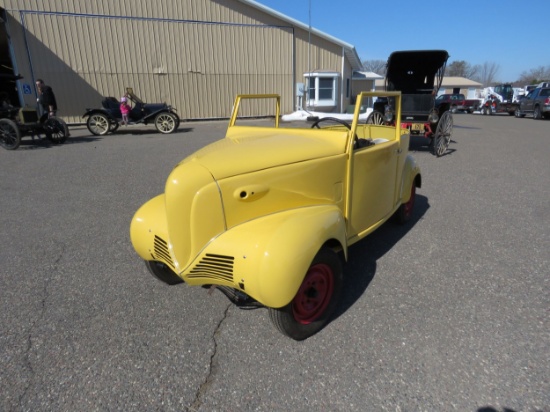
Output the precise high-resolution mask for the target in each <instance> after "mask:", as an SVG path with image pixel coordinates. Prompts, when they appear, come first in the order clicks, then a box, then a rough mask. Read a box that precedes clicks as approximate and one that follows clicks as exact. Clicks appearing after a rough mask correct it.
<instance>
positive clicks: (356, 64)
mask: <svg viewBox="0 0 550 412" xmlns="http://www.w3.org/2000/svg"><path fill="white" fill-rule="evenodd" d="M238 1H240V2H241V3H244V4H247V5H249V6H251V7H254V8H256V9H258V10H261V11H263V12H264V13H267V14H269V15H271V16H273V17H276V18H278V19H281V20H283V21H286V22H287V23H289V24H291V25H292V26H296V27H299V28H301V29H303V30H305V31H311V33H312V34H315V35H316V36H319V37H321V38H323V39H325V40H328V41H330V42H332V43H335V44H337V45H339V46H342V48H343V49H344V54H345V55H346V57H347V58H348V60H349V62H350V64H351V68H352V69H353V70H361V69H363V64H362V63H361V59H360V58H359V55H358V54H357V50H355V46H353V45H351V44H349V43H346V42H345V41H343V40H340V39H337V38H336V37H333V36H331V35H329V34H326V33H324V32H322V31H320V30H317V29H314V28H313V27H310V26H309V25H307V24H305V23H302V22H300V21H298V20H295V19H293V18H292V17H289V16H287V15H285V14H283V13H279V12H278V11H276V10H273V9H271V8H269V7H267V6H264V5H263V4H260V3H258V2H256V1H254V0H238Z"/></svg>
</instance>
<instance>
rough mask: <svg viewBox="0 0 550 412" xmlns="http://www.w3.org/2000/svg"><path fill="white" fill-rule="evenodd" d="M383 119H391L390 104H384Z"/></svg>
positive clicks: (388, 120)
mask: <svg viewBox="0 0 550 412" xmlns="http://www.w3.org/2000/svg"><path fill="white" fill-rule="evenodd" d="M384 120H385V121H386V122H387V123H391V122H392V120H393V110H392V108H391V106H385V107H384Z"/></svg>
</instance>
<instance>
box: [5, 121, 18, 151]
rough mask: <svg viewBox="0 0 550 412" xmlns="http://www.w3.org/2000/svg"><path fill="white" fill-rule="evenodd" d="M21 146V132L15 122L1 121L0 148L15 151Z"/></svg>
mask: <svg viewBox="0 0 550 412" xmlns="http://www.w3.org/2000/svg"><path fill="white" fill-rule="evenodd" d="M20 144H21V131H20V130H19V126H17V123H15V122H14V121H13V120H10V119H0V146H2V147H3V148H4V149H6V150H15V149H17V148H18V147H19V145H20Z"/></svg>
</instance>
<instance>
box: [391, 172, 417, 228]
mask: <svg viewBox="0 0 550 412" xmlns="http://www.w3.org/2000/svg"><path fill="white" fill-rule="evenodd" d="M415 200H416V185H415V184H414V182H413V183H412V187H411V197H410V199H409V201H408V202H406V203H402V204H401V206H399V209H397V213H396V214H395V217H396V219H397V222H398V223H399V224H401V225H404V224H405V223H407V222H408V221H409V220H411V217H412V215H413V211H414V203H415Z"/></svg>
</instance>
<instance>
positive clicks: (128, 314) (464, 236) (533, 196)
mask: <svg viewBox="0 0 550 412" xmlns="http://www.w3.org/2000/svg"><path fill="white" fill-rule="evenodd" d="M226 126H227V122H226V121H214V122H191V123H182V124H181V126H180V129H179V130H178V132H177V133H174V134H170V135H161V134H159V133H157V132H156V131H155V129H154V128H152V127H127V128H122V130H121V131H120V133H117V134H116V135H109V136H104V137H99V136H91V135H90V134H89V132H88V131H87V129H86V128H85V127H82V126H80V127H72V128H71V134H72V136H71V137H70V138H69V140H68V141H67V143H65V144H64V145H61V146H50V145H48V144H46V143H45V142H43V141H34V142H33V141H31V140H30V139H24V140H23V144H22V145H21V147H20V148H19V149H18V150H16V151H6V150H3V149H0V196H1V197H0V245H1V246H0V309H1V311H0V315H1V316H0V394H1V395H0V411H475V412H490V411H493V412H496V411H498V412H504V411H507V412H510V411H516V412H523V411H544V412H550V287H549V286H550V285H549V283H550V280H549V279H550V278H549V272H550V270H549V267H550V262H549V261H550V253H549V246H550V218H549V216H550V161H549V159H550V121H549V120H546V121H535V120H532V119H529V118H524V119H517V118H514V117H509V116H507V115H502V116H481V115H478V114H473V115H468V114H456V115H454V128H453V141H452V142H451V145H450V147H449V148H450V150H449V152H448V154H447V155H445V156H443V157H441V158H437V157H435V156H433V155H432V154H430V152H429V151H428V148H427V146H426V143H427V141H426V140H425V139H423V138H421V137H413V138H412V143H411V152H412V154H413V155H414V156H415V158H416V159H417V161H418V164H419V165H420V167H421V169H422V173H423V175H422V188H421V189H420V190H418V192H417V196H418V197H417V202H416V209H415V215H414V218H413V221H412V222H411V223H410V224H409V225H406V226H404V227H402V226H398V225H396V224H394V223H392V222H388V223H386V224H385V225H384V226H382V227H381V228H380V229H379V230H378V231H376V232H375V233H373V234H372V235H371V236H370V237H368V238H366V239H365V240H363V241H361V242H360V243H358V244H356V245H354V246H353V247H352V248H351V250H350V254H349V261H348V263H347V264H346V265H345V268H344V270H345V276H346V280H345V282H346V283H345V292H344V297H343V300H342V302H341V305H340V306H339V308H338V310H337V313H336V315H335V316H334V319H333V320H332V321H331V322H330V323H329V324H328V325H327V327H326V328H324V329H323V330H322V331H321V332H320V333H318V334H316V335H314V336H313V337H311V338H309V339H307V340H305V341H303V342H295V341H292V340H290V339H288V338H286V337H284V336H283V335H281V334H280V333H278V332H277V331H276V330H275V328H274V327H273V326H272V325H271V323H270V321H269V317H268V313H267V311H266V310H265V309H256V310H242V309H239V308H237V307H235V306H233V305H231V304H230V303H229V302H228V300H227V299H226V298H225V297H224V296H223V295H222V294H221V293H219V292H216V291H215V292H214V293H212V294H209V293H208V291H207V290H205V289H202V288H199V287H190V286H187V285H184V284H182V285H177V286H167V285H164V284H162V283H161V282H159V281H157V280H156V279H154V278H153V277H152V276H150V275H149V274H148V273H147V271H146V269H145V266H144V264H143V263H142V262H141V261H140V259H139V258H138V256H137V255H136V254H135V252H134V251H133V248H132V246H131V244H130V240H129V224H130V220H131V218H132V215H133V213H134V212H135V211H136V210H137V208H138V207H139V206H140V205H141V204H143V203H144V202H145V201H147V200H148V199H150V198H151V197H153V196H155V195H157V194H159V193H161V192H162V191H163V188H164V183H165V181H166V178H167V176H168V174H169V172H170V171H171V169H172V168H173V167H174V165H175V164H176V163H177V162H178V161H180V160H181V159H183V158H184V157H186V156H187V155H189V154H191V153H192V152H194V151H195V150H197V149H198V148H200V147H203V146H204V145H206V144H208V143H210V142H213V141H215V140H218V139H220V138H222V137H223V136H224V133H225V130H226Z"/></svg>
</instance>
